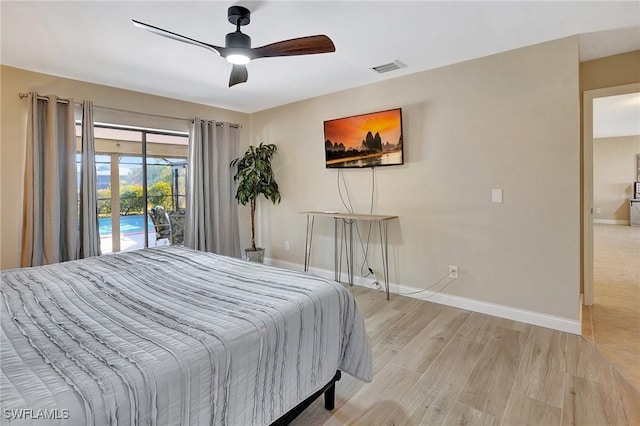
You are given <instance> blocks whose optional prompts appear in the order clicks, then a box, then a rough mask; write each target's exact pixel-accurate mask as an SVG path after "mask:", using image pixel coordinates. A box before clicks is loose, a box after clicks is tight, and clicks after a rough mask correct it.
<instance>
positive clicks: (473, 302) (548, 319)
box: [265, 258, 582, 335]
mask: <svg viewBox="0 0 640 426" xmlns="http://www.w3.org/2000/svg"><path fill="white" fill-rule="evenodd" d="M265 264H268V265H273V266H277V267H280V268H285V269H292V270H297V271H301V270H303V269H304V268H303V267H302V265H300V264H298V263H293V262H285V261H282V260H277V259H269V258H265ZM309 272H310V273H312V274H314V275H318V276H320V277H323V278H328V279H334V278H335V274H334V272H333V271H329V270H326V269H319V268H311V269H310V270H309ZM343 276H344V278H343V279H344V280H345V281H346V275H345V274H343ZM373 282H374V280H373V279H367V278H362V277H357V276H356V277H354V284H355V285H358V286H362V287H367V288H372V289H380V290H382V289H381V288H380V287H379V286H376V285H374V284H373ZM389 288H390V289H396V291H391V293H393V294H398V293H399V294H401V295H403V296H407V297H413V298H415V299H420V300H426V301H428V302H433V303H438V304H441V305H447V306H451V307H454V308H460V309H465V310H468V311H473V312H478V313H481V314H487V315H492V316H495V317H500V318H506V319H510V320H514V321H520V322H524V323H527V324H532V325H538V326H540V327H545V328H551V329H553V330H559V331H565V332H567V333H571V334H578V335H580V334H581V333H582V324H581V322H580V320H573V319H570V318H564V317H558V316H555V315H549V314H544V313H541V312H535V311H529V310H526V309H519V308H514V307H511V306H506V305H499V304H497V303H491V302H485V301H483V300H477V299H470V298H467V297H462V296H455V295H452V294H448V293H436V292H433V291H429V290H424V291H420V290H421V289H419V288H415V287H409V286H404V285H398V284H393V283H391V284H390V285H389ZM417 291H420V292H419V293H415V292H417ZM408 293H414V294H408ZM381 297H382V295H381Z"/></svg>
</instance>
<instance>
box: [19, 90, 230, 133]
mask: <svg viewBox="0 0 640 426" xmlns="http://www.w3.org/2000/svg"><path fill="white" fill-rule="evenodd" d="M18 97H19V98H20V99H24V98H27V97H29V94H28V93H18ZM38 100H41V101H45V102H49V98H46V97H44V96H40V95H38ZM57 101H58V103H61V104H65V105H69V99H58V100H57ZM74 105H78V106H82V104H81V103H79V102H74ZM93 107H94V108H99V109H104V110H107V111H116V112H126V113H129V114H138V115H144V116H147V117H158V118H168V119H170V120H181V121H189V122H191V123H193V118H182V117H171V116H169V115H159V114H151V113H148V112H139V111H131V110H127V109H120V108H112V107H106V106H100V105H94V106H93ZM229 125H230V126H231V127H235V128H237V129H242V126H241V125H239V124H234V123H229Z"/></svg>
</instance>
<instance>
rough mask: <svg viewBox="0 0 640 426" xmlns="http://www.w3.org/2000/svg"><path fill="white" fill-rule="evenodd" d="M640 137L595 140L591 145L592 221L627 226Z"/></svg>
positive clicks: (639, 150)
mask: <svg viewBox="0 0 640 426" xmlns="http://www.w3.org/2000/svg"><path fill="white" fill-rule="evenodd" d="M638 154H640V136H625V137H612V138H598V139H594V141H593V207H594V219H595V220H601V221H606V222H608V223H621V224H622V223H624V224H628V223H629V199H630V198H632V196H633V182H635V180H636V178H637V176H636V167H637V165H636V156H637V155H638Z"/></svg>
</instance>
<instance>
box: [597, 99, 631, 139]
mask: <svg viewBox="0 0 640 426" xmlns="http://www.w3.org/2000/svg"><path fill="white" fill-rule="evenodd" d="M636 135H640V93H628V94H626V95H616V96H607V97H603V98H595V99H594V100H593V137H594V138H611V137H617V136H636Z"/></svg>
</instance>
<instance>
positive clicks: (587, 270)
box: [582, 84, 640, 388]
mask: <svg viewBox="0 0 640 426" xmlns="http://www.w3.org/2000/svg"><path fill="white" fill-rule="evenodd" d="M638 92H640V84H630V85H625V86H618V87H611V88H604V89H597V90H591V91H585V92H584V97H583V112H584V114H583V117H584V118H583V123H584V128H583V136H584V143H583V159H584V162H583V176H584V178H583V191H584V192H583V200H584V203H583V218H582V220H583V289H584V292H583V293H584V306H583V310H582V312H583V336H584V337H585V338H587V339H588V340H591V341H592V342H593V344H594V345H595V346H596V348H597V349H598V351H599V352H600V353H602V354H603V355H604V356H605V357H606V358H607V359H608V361H609V362H611V364H612V365H614V367H616V368H617V369H618V370H619V371H620V372H621V373H622V374H623V376H624V377H626V378H627V379H628V380H629V381H630V382H631V383H632V384H633V385H634V386H635V387H636V388H640V372H639V371H638V368H637V365H640V256H638V254H639V253H640V228H638V227H631V226H629V212H628V209H629V207H628V206H629V199H630V198H632V197H633V193H632V191H633V182H634V181H635V180H638V179H639V177H638V176H637V175H636V170H635V169H634V167H635V161H636V154H640V150H639V151H638V152H635V150H636V149H637V145H638V144H639V143H640V142H635V141H637V140H638V139H633V138H632V139H631V140H630V142H624V141H627V138H623V137H611V138H607V137H606V136H604V137H603V135H602V134H601V133H600V134H599V133H598V130H597V128H596V131H595V132H594V123H596V122H597V116H595V119H594V104H595V105H598V104H603V103H606V102H605V101H607V100H608V99H614V98H613V97H617V98H619V99H626V98H624V97H623V96H622V95H628V94H633V93H638ZM637 99H638V97H634V98H633V99H631V100H629V102H630V103H632V104H633V102H637ZM633 108H640V104H635V105H634V106H633ZM598 114H601V113H600V112H599V113H598ZM638 116H639V114H638V113H637V112H636V113H635V117H636V120H638V118H637V117H638ZM637 125H638V124H637V123H636V126H637ZM636 133H637V132H636ZM634 138H640V136H634ZM607 142H609V143H611V144H612V145H613V144H615V146H616V147H618V148H614V147H613V146H607V145H606V144H607ZM623 142H624V143H627V144H628V143H631V146H630V147H629V146H627V145H624V146H625V148H624V149H625V150H626V151H625V152H624V154H623V157H624V162H623V164H622V163H621V164H620V165H614V164H613V163H607V164H605V165H604V166H603V164H602V162H607V161H613V160H611V158H609V157H606V156H603V152H613V151H615V150H616V149H618V150H619V149H620V148H619V146H622V145H620V144H621V143H623ZM617 154H620V153H617ZM608 155H609V156H610V157H615V155H613V154H608ZM607 158H608V159H607ZM594 161H595V162H596V163H595V164H598V168H597V169H596V167H595V166H594ZM598 162H600V163H598ZM613 167H617V168H620V167H621V168H624V170H618V169H615V170H614V169H613ZM595 171H597V173H596V172H595ZM603 171H606V173H603ZM621 172H622V173H623V176H624V177H623V178H621V177H620V175H619V174H620V173H621ZM616 173H618V176H616V177H611V178H610V182H605V183H604V184H603V182H602V179H604V178H603V176H605V175H607V174H612V175H615V174H616ZM625 173H626V174H625ZM596 176H597V180H596V181H595V182H594V178H595V177H596ZM627 181H628V182H627ZM603 187H606V188H607V190H608V191H610V193H611V194H614V195H612V196H611V197H609V198H611V199H607V198H606V197H603V196H602V194H601V191H602V188H603ZM616 192H617V193H616ZM594 193H595V194H594ZM625 209H627V210H626V211H625ZM594 222H595V223H594ZM636 299H637V300H636Z"/></svg>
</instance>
